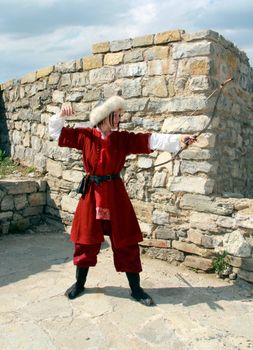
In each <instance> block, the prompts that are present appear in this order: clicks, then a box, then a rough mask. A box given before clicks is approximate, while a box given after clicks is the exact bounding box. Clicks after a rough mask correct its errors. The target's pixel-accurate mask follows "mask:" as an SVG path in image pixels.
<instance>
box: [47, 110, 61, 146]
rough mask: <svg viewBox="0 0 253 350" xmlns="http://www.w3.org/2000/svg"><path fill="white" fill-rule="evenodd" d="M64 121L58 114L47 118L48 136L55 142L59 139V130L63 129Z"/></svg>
mask: <svg viewBox="0 0 253 350" xmlns="http://www.w3.org/2000/svg"><path fill="white" fill-rule="evenodd" d="M64 123H65V119H64V118H62V117H60V116H59V114H54V115H52V117H50V118H49V122H48V131H49V135H50V136H51V137H52V139H54V140H55V141H57V140H58V139H59V137H60V134H61V130H62V128H63V127H64Z"/></svg>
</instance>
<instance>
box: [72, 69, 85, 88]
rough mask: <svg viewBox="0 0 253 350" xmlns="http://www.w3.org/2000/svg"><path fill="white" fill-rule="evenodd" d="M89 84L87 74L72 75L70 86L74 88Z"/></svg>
mask: <svg viewBox="0 0 253 350" xmlns="http://www.w3.org/2000/svg"><path fill="white" fill-rule="evenodd" d="M88 83H89V72H80V73H73V74H72V82H71V85H72V86H75V87H79V86H86V85H87V84H88Z"/></svg>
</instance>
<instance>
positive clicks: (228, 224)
mask: <svg viewBox="0 0 253 350" xmlns="http://www.w3.org/2000/svg"><path fill="white" fill-rule="evenodd" d="M216 222H217V225H219V226H221V227H225V228H229V229H235V228H237V223H236V220H235V218H230V217H224V216H221V217H218V218H217V221H216Z"/></svg>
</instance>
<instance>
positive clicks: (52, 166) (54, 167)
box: [46, 159, 62, 178]
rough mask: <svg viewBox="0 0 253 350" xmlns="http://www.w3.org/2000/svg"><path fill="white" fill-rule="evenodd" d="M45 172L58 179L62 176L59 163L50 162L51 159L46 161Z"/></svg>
mask: <svg viewBox="0 0 253 350" xmlns="http://www.w3.org/2000/svg"><path fill="white" fill-rule="evenodd" d="M46 168H47V171H48V172H49V174H52V175H53V176H55V177H58V178H60V177H61V176H62V165H61V163H59V162H57V161H55V160H52V159H47V166H46Z"/></svg>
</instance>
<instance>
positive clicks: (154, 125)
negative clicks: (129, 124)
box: [132, 118, 161, 131]
mask: <svg viewBox="0 0 253 350" xmlns="http://www.w3.org/2000/svg"><path fill="white" fill-rule="evenodd" d="M132 120H133V121H134V118H133V119H132ZM142 124H143V127H144V129H145V130H155V131H160V130H161V124H160V122H159V121H155V120H154V119H146V118H145V119H144V120H142Z"/></svg>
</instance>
